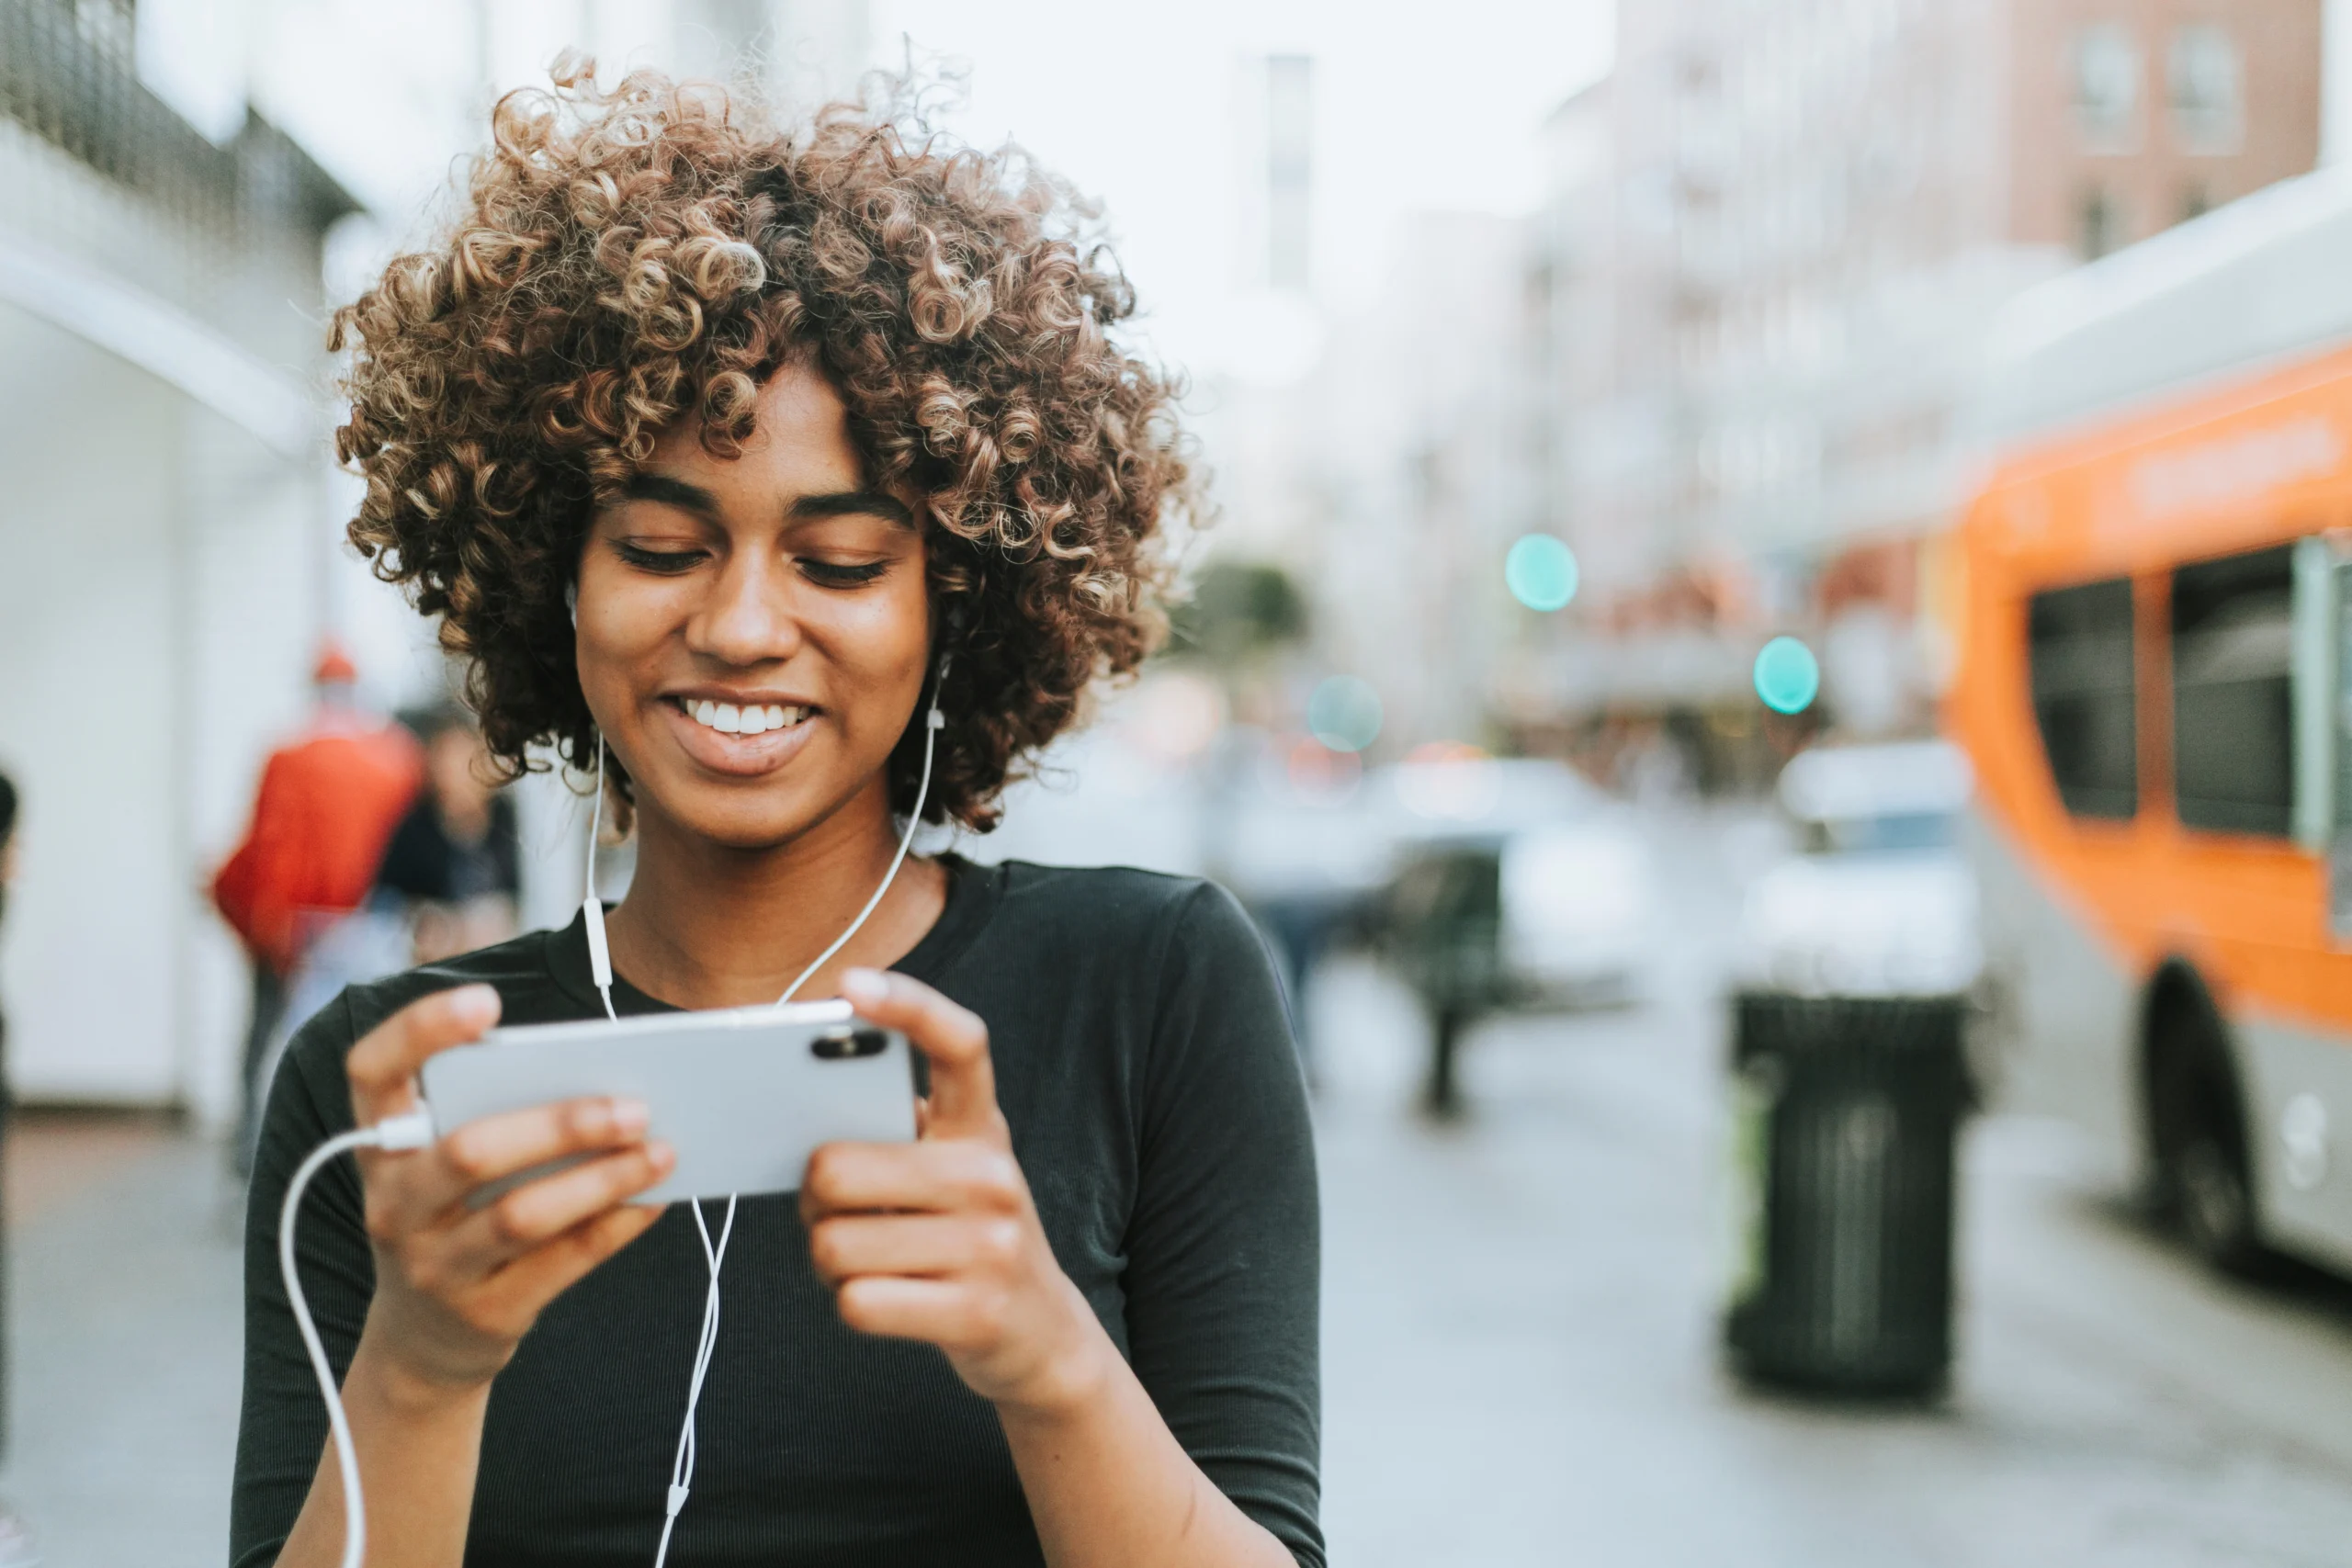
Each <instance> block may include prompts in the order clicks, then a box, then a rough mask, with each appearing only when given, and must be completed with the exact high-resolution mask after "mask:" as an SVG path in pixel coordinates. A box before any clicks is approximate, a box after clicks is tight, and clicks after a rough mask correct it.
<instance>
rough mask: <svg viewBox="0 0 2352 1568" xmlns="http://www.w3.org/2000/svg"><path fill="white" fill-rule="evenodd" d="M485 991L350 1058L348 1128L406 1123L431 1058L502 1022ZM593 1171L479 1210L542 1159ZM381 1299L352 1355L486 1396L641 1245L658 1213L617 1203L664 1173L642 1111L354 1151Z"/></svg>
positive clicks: (520, 1119) (455, 1000)
mask: <svg viewBox="0 0 2352 1568" xmlns="http://www.w3.org/2000/svg"><path fill="white" fill-rule="evenodd" d="M498 1011H499V1000H498V993H497V991H495V990H493V989H492V987H488V986H462V987H458V988H457V989H454V990H447V991H441V992H437V993H435V995H433V996H429V997H426V998H423V999H421V1000H419V1001H414V1002H411V1003H410V1004H409V1005H408V1006H407V1007H404V1008H402V1009H401V1010H400V1011H398V1012H396V1013H394V1014H393V1015H392V1016H391V1017H390V1018H388V1019H386V1020H385V1021H383V1022H382V1023H380V1024H379V1025H378V1026H377V1027H376V1028H375V1029H373V1030H371V1031H369V1032H368V1034H367V1036H366V1037H365V1038H363V1039H362V1040H361V1041H360V1042H359V1043H357V1044H356V1045H355V1046H353V1047H352V1050H351V1055H350V1056H349V1057H348V1059H347V1063H346V1070H347V1072H348V1073H349V1075H350V1078H351V1109H352V1115H353V1117H354V1118H355V1120H356V1122H358V1124H359V1125H361V1126H368V1125H372V1124H373V1123H375V1122H380V1121H382V1120H383V1119H384V1118H386V1117H388V1116H397V1115H400V1114H401V1113H402V1112H404V1111H410V1110H413V1109H414V1108H415V1105H416V1103H417V1100H416V1081H415V1080H416V1074H417V1069H418V1068H420V1067H421V1066H424V1061H425V1059H426V1058H427V1057H429V1056H431V1055H434V1054H435V1053H436V1052H440V1051H446V1050H447V1049H449V1048H450V1047H451V1046H453V1045H462V1044H465V1043H469V1042H470V1041H474V1040H478V1039H480V1038H481V1035H482V1032H484V1031H485V1030H487V1029H489V1028H490V1026H491V1025H492V1024H493V1023H495V1022H497V1021H498ZM571 1156H593V1157H590V1158H587V1159H584V1160H582V1163H581V1164H578V1165H575V1166H572V1167H571V1168H568V1169H565V1170H561V1171H558V1172H557V1173H555V1174H554V1175H552V1176H544V1177H541V1178H539V1179H537V1180H536V1181H530V1182H526V1183H525V1184H523V1185H522V1186H520V1187H517V1188H515V1189H514V1190H511V1191H508V1192H505V1193H503V1194H502V1195H501V1196H500V1197H499V1198H497V1199H496V1200H495V1201H492V1202H489V1203H486V1204H483V1205H481V1207H479V1208H477V1207H474V1206H472V1205H471V1204H469V1202H468V1201H467V1199H468V1196H469V1194H470V1193H472V1192H473V1191H475V1190H477V1189H479V1188H481V1187H482V1186H484V1185H486V1184H487V1183H490V1182H492V1181H496V1180H498V1179H501V1178H503V1177H506V1176H511V1175H513V1174H514V1173H515V1172H516V1171H519V1170H526V1169H528V1168H531V1167H533V1166H536V1165H543V1164H546V1163H547V1162H548V1161H550V1160H557V1159H563V1158H567V1157H571ZM358 1159H359V1171H360V1179H361V1180H362V1182H363V1183H364V1185H365V1188H366V1190H367V1223H368V1239H369V1241H370V1243H371V1244H372V1246H373V1247H374V1248H375V1252H376V1294H375V1299H374V1300H373V1302H371V1303H369V1306H368V1322H367V1326H366V1328H365V1329H364V1330H363V1331H362V1333H361V1335H360V1342H359V1349H358V1354H359V1355H360V1356H362V1357H368V1358H370V1359H376V1360H378V1361H379V1362H380V1363H382V1364H383V1365H384V1367H385V1370H387V1371H396V1372H399V1373H402V1374H404V1375H405V1376H406V1378H408V1379H410V1380H413V1381H414V1382H422V1383H424V1384H426V1385H429V1386H431V1387H435V1388H440V1389H444V1390H447V1391H449V1392H452V1393H456V1392H461V1391H467V1390H473V1389H478V1388H480V1387H481V1386H482V1385H484V1384H487V1383H488V1382H490V1380H491V1379H492V1377H494V1376H496V1375H497V1372H498V1371H499V1369H500V1368H502V1367H503V1366H504V1365H505V1364H506V1361H507V1358H509V1357H510V1356H512V1355H513V1354H514V1353H515V1345H516V1344H517V1343H518V1342H519V1341H520V1340H521V1339H522V1337H523V1335H524V1333H525V1331H526V1330H527V1329H529V1327H530V1326H531V1325H532V1323H533V1322H534V1321H536V1320H537V1317H538V1315H539V1313H540V1312H541V1311H542V1310H543V1309H544V1308H545V1307H546V1306H547V1304H548V1303H549V1302H551V1301H553V1300H554V1299H555V1298H556V1297H557V1296H559V1295H560V1294H561V1293H562V1292H564V1291H565V1290H566V1289H567V1288H568V1287H570V1286H571V1284H572V1282H573V1281H575V1280H579V1279H580V1278H581V1277H582V1275H584V1274H586V1273H587V1272H588V1271H589V1270H590V1269H594V1268H595V1267H596V1265H598V1264H599V1263H602V1262H603V1261H604V1260H605V1258H610V1257H611V1256H612V1255H613V1254H614V1253H616V1252H618V1251H619V1250H620V1249H621V1248H622V1247H627V1246H628V1244H629V1243H630V1242H632V1241H634V1240H636V1239H637V1238H638V1236H639V1235H642V1234H643V1233H644V1231H645V1229H646V1227H648V1226H649V1225H650V1224H653V1222H654V1220H655V1219H656V1218H657V1217H659V1215H660V1213H661V1211H660V1210H659V1209H655V1208H650V1207H647V1206H645V1205H642V1204H632V1203H630V1202H629V1201H628V1200H629V1199H630V1198H632V1197H634V1196H636V1195H637V1194H638V1193H639V1192H642V1191H644V1190H646V1189H647V1188H649V1187H651V1186H653V1185H654V1184H655V1183H656V1182H658V1181H660V1180H661V1179H662V1178H663V1177H664V1176H666V1175H668V1174H669V1171H670V1167H671V1165H672V1163H673V1156H672V1154H671V1151H670V1149H669V1147H668V1145H663V1144H659V1143H650V1142H648V1141H647V1139H646V1137H645V1108H644V1106H642V1105H640V1104H638V1103H636V1102H634V1101H628V1100H605V1099H588V1100H566V1101H564V1102H562V1103H560V1104H556V1105H545V1106H539V1107H536V1108H534V1109H532V1110H529V1111H511V1112H508V1113H507V1114H504V1115H501V1116H485V1117H482V1118H481V1120H479V1121H476V1122H468V1123H466V1124H465V1125H464V1126H462V1127H458V1128H457V1129H455V1130H454V1131H451V1132H449V1133H447V1134H445V1135H444V1136H443V1137H442V1138H441V1140H440V1141H439V1142H438V1143H435V1144H434V1145H430V1146H429V1147H426V1148H422V1149H417V1150H414V1151H412V1152H397V1153H396V1152H389V1151H383V1150H364V1151H362V1152H361V1153H360V1155H359V1156H358Z"/></svg>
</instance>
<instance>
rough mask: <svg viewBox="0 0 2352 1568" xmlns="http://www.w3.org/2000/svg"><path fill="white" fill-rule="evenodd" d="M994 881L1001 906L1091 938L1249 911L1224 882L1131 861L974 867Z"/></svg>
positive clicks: (1221, 919) (1158, 930)
mask: <svg viewBox="0 0 2352 1568" xmlns="http://www.w3.org/2000/svg"><path fill="white" fill-rule="evenodd" d="M977 869H978V871H979V872H980V873H982V874H990V875H993V876H995V877H997V878H998V879H1000V881H1001V894H1000V897H1001V901H1002V905H1003V907H1004V908H1008V909H1012V910H1016V911H1018V918H1019V919H1022V920H1023V921H1024V922H1026V921H1031V920H1049V921H1060V922H1068V923H1069V924H1072V925H1077V926H1082V927H1083V928H1085V929H1086V930H1088V931H1091V932H1092V933H1094V934H1095V935H1097V936H1098V937H1114V936H1132V937H1146V936H1152V935H1162V934H1165V933H1167V932H1169V931H1173V930H1177V929H1181V928H1189V927H1191V926H1194V925H1197V924H1199V923H1202V922H1204V921H1205V922H1207V923H1209V924H1212V925H1214V924H1221V923H1225V922H1227V920H1239V921H1241V922H1243V923H1244V924H1247V922H1248V919H1249V917H1248V916H1247V915H1245V914H1243V913H1242V911H1241V906H1240V904H1239V903H1238V901H1237V900H1236V899H1235V898H1234V897H1233V895H1232V894H1230V893H1228V892H1227V891H1226V890H1225V888H1224V887H1222V886H1219V885H1218V884H1216V883H1215V882H1212V881H1211V880H1209V879H1208V878H1207V877H1204V876H1185V875H1182V874H1176V873H1173V872H1165V871H1146V870H1143V869H1141V868H1139V867H1136V866H1131V865H1085V866H1077V865H1041V864H1038V863H1035V862H1034V861H1022V860H1008V861H1000V862H999V863H996V864H995V865H992V866H984V867H978V868H977Z"/></svg>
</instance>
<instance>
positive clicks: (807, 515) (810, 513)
mask: <svg viewBox="0 0 2352 1568" xmlns="http://www.w3.org/2000/svg"><path fill="white" fill-rule="evenodd" d="M786 516H788V517H790V518H791V519H792V520H793V521H794V522H796V523H807V522H811V521H814V520H816V519H818V518H820V517H856V516H866V517H879V518H882V519H883V520H885V521H886V522H890V523H896V524H897V525H899V527H901V528H911V527H913V526H914V525H915V514H914V513H911V512H910V511H908V510H907V503H906V502H903V501H900V500H899V498H898V497H897V496H895V495H892V494H891V493H890V492H889V491H880V490H843V491H833V492H832V493H831V494H829V495H804V496H802V497H801V498H800V499H799V500H797V501H796V502H793V503H792V508H791V510H790V511H789V512H787V513H786Z"/></svg>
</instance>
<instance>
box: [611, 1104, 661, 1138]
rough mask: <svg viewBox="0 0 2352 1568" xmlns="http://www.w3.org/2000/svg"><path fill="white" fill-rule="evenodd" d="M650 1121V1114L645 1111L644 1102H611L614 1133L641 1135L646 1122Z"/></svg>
mask: <svg viewBox="0 0 2352 1568" xmlns="http://www.w3.org/2000/svg"><path fill="white" fill-rule="evenodd" d="M651 1119H652V1115H651V1112H650V1111H647V1110H646V1109H645V1101H643V1100H615V1101H613V1130H614V1131H615V1132H616V1133H628V1134H637V1133H642V1132H644V1131H645V1124H646V1122H649V1121H650V1120H651Z"/></svg>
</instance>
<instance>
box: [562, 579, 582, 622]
mask: <svg viewBox="0 0 2352 1568" xmlns="http://www.w3.org/2000/svg"><path fill="white" fill-rule="evenodd" d="M563 607H564V608H565V609H566V610H568V611H570V612H571V624H572V625H573V626H579V625H580V584H578V583H577V582H573V583H568V584H566V585H565V587H564V590H563Z"/></svg>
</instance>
